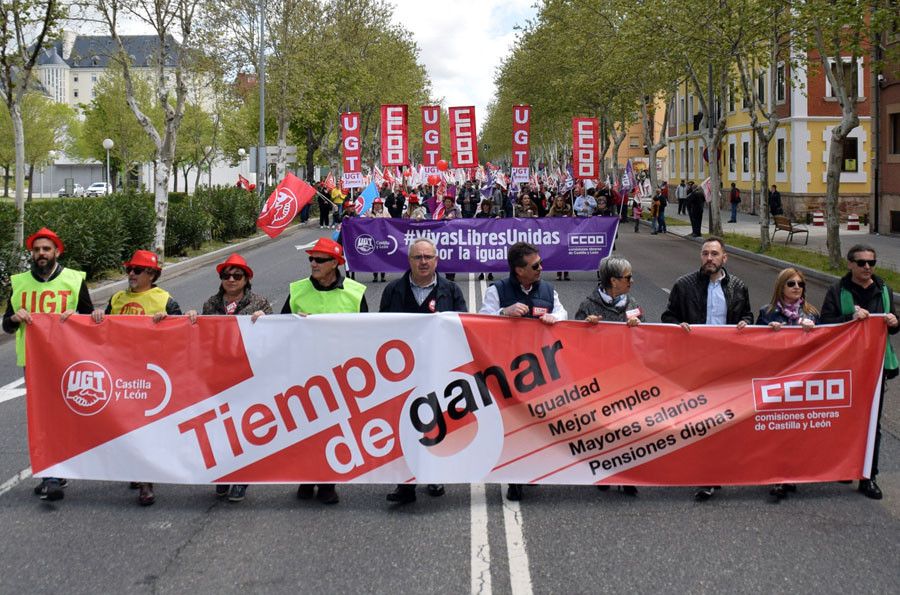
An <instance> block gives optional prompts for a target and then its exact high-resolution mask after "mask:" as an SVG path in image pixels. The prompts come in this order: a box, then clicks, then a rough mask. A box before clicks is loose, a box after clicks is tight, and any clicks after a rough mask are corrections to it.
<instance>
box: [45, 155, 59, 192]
mask: <svg viewBox="0 0 900 595" xmlns="http://www.w3.org/2000/svg"><path fill="white" fill-rule="evenodd" d="M47 157H48V158H49V159H50V195H51V196H54V195H55V192H56V191H55V190H53V168H55V167H56V159H57V157H59V153H57V152H56V151H50V152H49V153H47ZM41 184H42V185H43V182H42V183H41ZM43 191H44V189H43V188H41V193H43Z"/></svg>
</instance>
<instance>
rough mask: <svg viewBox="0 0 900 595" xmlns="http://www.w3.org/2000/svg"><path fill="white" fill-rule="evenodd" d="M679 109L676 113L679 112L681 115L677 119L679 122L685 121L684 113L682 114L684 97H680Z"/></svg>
mask: <svg viewBox="0 0 900 595" xmlns="http://www.w3.org/2000/svg"><path fill="white" fill-rule="evenodd" d="M679 109H680V111H679V112H678V113H679V114H680V116H681V117H680V118H678V121H679V122H687V119H686V118H685V115H684V113H685V112H684V97H682V98H681V106H680V107H679Z"/></svg>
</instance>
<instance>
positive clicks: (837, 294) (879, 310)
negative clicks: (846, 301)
mask: <svg viewBox="0 0 900 595" xmlns="http://www.w3.org/2000/svg"><path fill="white" fill-rule="evenodd" d="M851 279H852V277H851V275H850V273H847V274H846V275H844V276H843V277H841V278H840V280H839V281H838V282H837V283H835V284H834V285H832V286H831V287H829V288H828V291H827V292H826V293H825V301H824V302H823V303H822V315H821V316H820V317H819V322H820V323H822V324H835V323H840V322H848V321H850V320H853V315H852V314H851V315H850V316H845V315H844V313H843V312H842V311H841V289H842V288H844V289H846V290H847V291H849V292H850V295H852V296H853V303H854V304H855V305H857V306H859V307H860V308H865V309H866V310H868V311H869V312H871V313H872V314H887V313H888V312H889V313H891V314H893V315H894V316H896V315H897V313H896V312H894V294H893V293H892V292H891V288H890V287H888V295H889V296H890V297H891V299H890V300H889V306H890V308H889V309H888V312H885V311H884V302H883V298H882V295H881V292H882V287H884V279H882V278H881V277H879V276H877V275H872V281H874V283H872V285H870V286H869V287H868V289H863V288H862V287H860V286H859V285H857V284H856V283H854V282H853V281H852V280H851ZM888 332H889V333H890V334H892V335H894V334H896V333H897V332H900V326H898V327H896V328H888Z"/></svg>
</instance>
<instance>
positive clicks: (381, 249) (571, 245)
mask: <svg viewBox="0 0 900 595" xmlns="http://www.w3.org/2000/svg"><path fill="white" fill-rule="evenodd" d="M618 224H619V220H618V218H617V217H588V218H571V217H545V218H540V219H451V220H449V221H410V220H409V219H379V218H373V219H369V218H361V217H351V218H349V219H346V220H345V221H344V223H343V224H342V226H341V240H342V242H343V244H344V253H345V255H346V257H347V268H348V269H349V270H351V271H359V272H369V273H372V272H375V271H379V272H400V271H405V270H407V269H408V268H409V262H408V261H407V258H406V254H407V248H408V246H409V245H410V244H411V243H412V242H413V241H414V240H415V239H416V238H419V237H426V238H428V239H430V240H432V241H433V242H434V243H435V244H436V245H437V248H438V258H439V262H438V270H439V271H441V272H444V273H481V272H494V273H497V272H505V271H508V270H509V266H508V265H507V263H506V251H507V249H508V248H509V247H510V246H512V245H513V244H515V243H516V242H529V243H531V244H534V245H535V246H537V247H538V249H539V250H540V251H541V258H542V259H543V262H544V269H545V270H548V271H593V270H596V269H597V267H598V265H599V264H600V260H601V259H602V258H604V257H605V256H608V255H609V253H610V250H611V249H612V244H613V241H614V240H615V237H616V228H617V227H618Z"/></svg>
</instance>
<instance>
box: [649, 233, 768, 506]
mask: <svg viewBox="0 0 900 595" xmlns="http://www.w3.org/2000/svg"><path fill="white" fill-rule="evenodd" d="M727 262H728V255H727V254H726V253H725V242H724V241H722V239H721V238H718V237H716V236H709V237H707V238H706V239H705V240H704V241H703V246H702V247H701V248H700V270H699V271H695V272H693V273H688V274H687V275H684V276H682V277H680V278H679V279H678V280H677V281H675V285H673V286H672V292H671V293H670V294H669V303H668V305H667V306H666V311H665V312H663V314H662V321H663V322H665V323H669V324H678V325H681V328H683V329H684V330H685V331H687V332H691V325H692V324H718V325H725V324H727V325H735V326H736V327H737V328H738V330H740V329H742V328H744V327H746V326H747V325H748V324H753V312H752V310H751V309H750V292H749V291H748V290H747V286H746V285H744V282H743V281H741V280H740V279H739V278H738V277H736V276H735V275H732V274H731V273H729V272H728V271H726V270H725V264H726V263H727ZM717 489H720V488H719V486H708V487H703V488H700V489H699V490H698V491H697V493H696V494H694V499H695V500H697V501H698V502H704V501H706V500H709V499H710V498H711V497H712V495H713V493H714V491H715V490H717Z"/></svg>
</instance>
